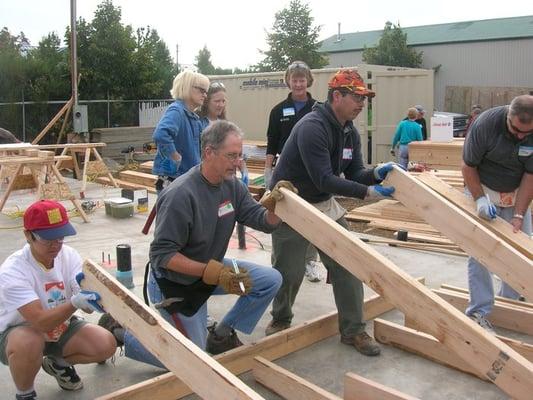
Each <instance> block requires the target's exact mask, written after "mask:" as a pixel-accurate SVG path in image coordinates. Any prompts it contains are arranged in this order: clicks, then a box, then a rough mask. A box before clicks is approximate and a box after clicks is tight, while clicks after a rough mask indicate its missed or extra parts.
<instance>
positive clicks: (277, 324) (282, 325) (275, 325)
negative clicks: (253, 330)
mask: <svg viewBox="0 0 533 400" xmlns="http://www.w3.org/2000/svg"><path fill="white" fill-rule="evenodd" d="M290 326H291V323H290V322H286V321H276V320H272V321H270V322H269V323H268V325H267V327H266V329H265V335H266V336H270V335H272V334H274V333H277V332H279V331H282V330H284V329H287V328H290Z"/></svg>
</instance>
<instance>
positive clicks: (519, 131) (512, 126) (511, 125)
mask: <svg viewBox="0 0 533 400" xmlns="http://www.w3.org/2000/svg"><path fill="white" fill-rule="evenodd" d="M507 122H509V126H510V127H511V129H512V130H513V131H515V132H517V133H521V134H522V135H529V134H531V133H533V130H529V131H523V130H521V129H518V128H517V127H516V126H514V125H513V123H512V122H511V118H509V117H507Z"/></svg>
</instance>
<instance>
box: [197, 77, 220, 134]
mask: <svg viewBox="0 0 533 400" xmlns="http://www.w3.org/2000/svg"><path fill="white" fill-rule="evenodd" d="M226 102H227V98H226V87H225V86H224V84H223V83H221V82H212V83H211V85H209V89H208V90H207V97H206V99H205V101H204V103H203V104H202V106H201V107H200V110H199V111H198V115H199V116H200V118H201V119H202V122H203V123H204V125H205V126H208V125H210V124H211V123H213V122H215V121H216V120H219V119H226Z"/></svg>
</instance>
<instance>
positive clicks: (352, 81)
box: [328, 69, 376, 97]
mask: <svg viewBox="0 0 533 400" xmlns="http://www.w3.org/2000/svg"><path fill="white" fill-rule="evenodd" d="M328 88H329V89H348V90H349V91H350V92H352V93H355V94H360V95H363V96H367V97H374V96H375V95H376V93H374V92H373V91H372V90H369V89H368V88H367V87H366V86H365V83H364V82H363V78H361V75H359V74H358V73H357V72H356V71H354V70H353V69H341V70H339V71H337V73H336V74H335V75H333V77H332V78H331V79H330V80H329V82H328Z"/></svg>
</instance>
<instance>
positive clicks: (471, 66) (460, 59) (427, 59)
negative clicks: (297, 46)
mask: <svg viewBox="0 0 533 400" xmlns="http://www.w3.org/2000/svg"><path fill="white" fill-rule="evenodd" d="M415 49H416V50H417V51H423V52H424V55H423V65H422V68H426V69H433V68H435V67H437V66H439V65H440V68H438V70H437V71H436V72H435V99H434V103H435V108H436V109H438V110H441V111H448V110H444V104H445V95H446V86H469V87H471V86H478V87H506V88H509V87H532V86H533V68H532V66H533V38H530V39H517V40H500V41H490V42H473V43H450V44H440V45H430V46H418V47H415ZM329 62H330V64H329V66H330V67H339V66H342V65H356V64H360V63H362V51H354V52H346V53H332V54H329ZM455 111H458V110H455ZM467 111H469V110H464V111H463V112H467Z"/></svg>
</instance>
